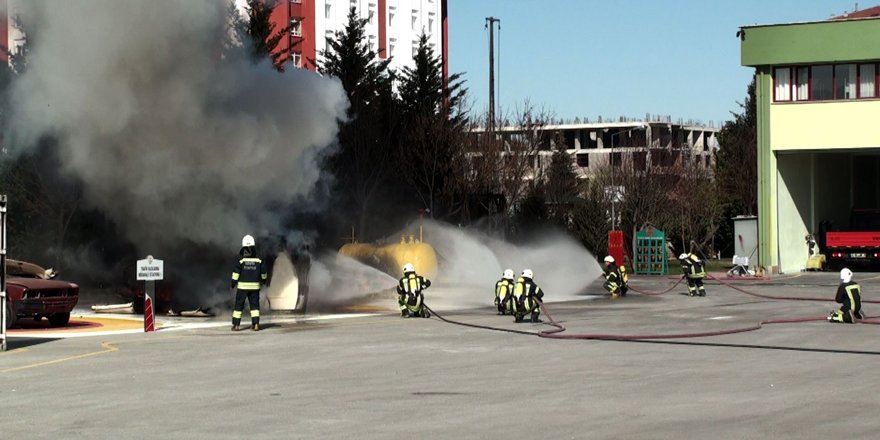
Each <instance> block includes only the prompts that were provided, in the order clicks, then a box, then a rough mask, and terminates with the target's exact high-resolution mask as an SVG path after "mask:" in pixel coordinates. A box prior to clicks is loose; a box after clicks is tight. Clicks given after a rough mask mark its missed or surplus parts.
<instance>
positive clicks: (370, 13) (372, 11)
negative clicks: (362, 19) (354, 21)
mask: <svg viewBox="0 0 880 440" xmlns="http://www.w3.org/2000/svg"><path fill="white" fill-rule="evenodd" d="M367 22H368V23H370V24H376V4H375V3H370V4H369V5H367Z"/></svg>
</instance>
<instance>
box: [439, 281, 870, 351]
mask: <svg viewBox="0 0 880 440" xmlns="http://www.w3.org/2000/svg"><path fill="white" fill-rule="evenodd" d="M709 278H711V279H713V280H715V281H718V282H719V283H720V284H722V285H724V286H727V287H729V288H731V289H733V290H736V291H738V292H741V293H744V294H746V295H750V296H754V297H758V298H765V299H772V300H777V301H786V300H788V301H822V302H830V301H832V300H830V299H828V298H814V297H784V296H775V295H763V294H759V293H754V292H749V291H747V290H745V289H742V288H740V287H737V286H734V285H732V284H730V283H727V282H724V281H723V280H720V279H718V278H716V277H714V276H711V275H709ZM683 280H684V277H681V278H679V280H678V281H677V282H676V283H675V284H674V285H672V287H670V288H668V289H666V290H664V291H662V292H647V291H641V290H638V289H635V288H633V287H631V286H630V289H631V290H633V291H634V292H637V293H640V294H643V295H649V296H657V295H663V294H665V293H668V292H670V291H672V290H673V289H675V287H677V286H678V285H679V284H681V282H682V281H683ZM862 303H869V304H880V300H862ZM538 304H539V306H540V307H541V311H542V312H543V313H544V316H545V317H546V318H547V320H548V322H547V325H550V326H551V327H553V328H552V329H550V330H540V331H537V332H530V331H524V330H514V329H506V328H501V327H493V326H488V325H479V324H472V323H466V322H461V321H455V320H452V319H448V318H446V317H444V316H442V315H440V314H439V313H437V312H436V311H434V310H432V309H431V308H430V307H428V306H427V304H425V306H424V307H425V308H426V309H428V311H430V312H431V314H432V315H434V316H435V317H437V319H440V320H441V321H443V322H446V323H449V324H455V325H461V326H465V327H471V328H477V329H483V330H493V331H500V332H506V333H516V334H523V335H530V336H538V337H541V338H549V339H582V340H606V341H650V340H661V339H685V338H703V337H709V336H722V335H730V334H735V333H744V332H750V331H755V330H760V329H761V328H763V327H764V326H765V325H770V324H793V323H801V322H812V321H826V320H827V319H828V318H827V317H825V316H819V317H816V316H809V317H798V318H780V319H765V320H762V321H760V322H758V323H757V324H755V325H750V326H745V327H736V328H729V329H722V330H712V331H705V332H690V333H665V334H635V335H620V334H609V333H576V334H572V333H568V334H562V333H563V332H565V331H566V330H567V329H566V327H565V326H564V325H562V324H561V323H559V322H558V321H556V319H555V318H553V315H552V314H550V311H549V310H548V308H547V306H546V305H545V304H544V303H543V302H539V303H538ZM877 318H880V316H866V317H865V318H864V319H861V320H858V321H856V323H858V324H868V325H880V320H877ZM871 353H872V354H880V353H873V352H871Z"/></svg>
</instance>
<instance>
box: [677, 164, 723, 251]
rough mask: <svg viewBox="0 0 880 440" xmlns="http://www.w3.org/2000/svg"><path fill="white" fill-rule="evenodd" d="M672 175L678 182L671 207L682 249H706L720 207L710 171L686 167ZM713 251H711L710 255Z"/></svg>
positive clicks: (720, 209) (713, 232) (717, 219)
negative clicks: (676, 177)
mask: <svg viewBox="0 0 880 440" xmlns="http://www.w3.org/2000/svg"><path fill="white" fill-rule="evenodd" d="M672 172H673V173H674V174H675V175H676V176H678V180H677V182H676V186H675V190H674V192H673V193H672V195H671V197H672V200H671V202H672V203H671V204H670V206H671V207H673V208H674V211H673V219H674V220H673V221H674V223H675V225H676V227H675V229H674V230H675V231H677V235H678V237H677V238H678V239H680V242H681V244H682V248H681V249H682V250H687V251H694V250H696V249H695V248H697V249H706V247H707V246H708V245H710V244H711V242H712V239H713V238H714V237H715V233H716V232H717V231H718V227H719V225H720V222H721V214H722V207H723V205H722V200H721V197H720V194H719V193H718V191H717V188H716V186H715V182H714V179H713V176H712V174H711V170H709V169H708V168H704V167H701V166H699V165H696V164H689V165H685V166H679V167H676V168H675V169H673V170H672ZM670 232H672V231H670ZM670 235H671V234H670ZM709 248H712V246H709ZM713 250H714V249H710V253H711V251H713Z"/></svg>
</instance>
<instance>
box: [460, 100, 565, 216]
mask: <svg viewBox="0 0 880 440" xmlns="http://www.w3.org/2000/svg"><path fill="white" fill-rule="evenodd" d="M550 119H551V114H550V112H549V111H547V110H545V109H543V108H536V107H535V106H533V105H532V104H531V103H530V102H528V101H526V102H525V103H524V104H523V105H522V107H519V108H518V109H517V110H516V111H515V112H514V115H513V116H512V118H510V119H506V120H503V121H502V122H504V123H499V124H497V127H498V129H497V130H496V131H494V132H488V131H485V130H484V129H483V128H476V127H474V128H472V129H471V132H470V138H469V142H468V153H467V157H468V164H469V172H468V173H467V174H466V176H465V177H466V179H467V185H466V186H467V187H468V188H469V189H470V190H471V191H470V192H472V193H478V194H499V195H501V196H503V198H504V200H505V205H506V212H505V214H507V215H510V214H512V213H513V211H514V209H515V207H516V204H517V203H519V202H520V201H522V199H523V198H524V197H525V195H526V193H527V192H528V190H529V188H530V186H531V185H532V184H533V183H534V182H536V181H540V180H541V178H542V177H543V175H542V164H543V161H542V159H541V157H540V151H541V150H546V151H548V152H549V150H550V134H549V133H548V132H547V131H546V130H544V128H545V126H546V125H547V124H548V121H549V120H550ZM482 122H483V124H482V125H483V127H486V126H487V124H486V122H487V121H485V119H484V120H483V121H482Z"/></svg>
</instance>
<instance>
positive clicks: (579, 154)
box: [473, 120, 718, 178]
mask: <svg viewBox="0 0 880 440" xmlns="http://www.w3.org/2000/svg"><path fill="white" fill-rule="evenodd" d="M473 134H474V135H475V136H486V132H485V131H484V130H475V131H473ZM495 135H496V137H497V138H499V139H500V140H501V141H502V145H504V147H503V148H504V149H505V150H506V151H517V150H519V151H523V149H522V148H519V149H518V148H517V147H516V146H515V145H522V144H523V143H526V144H532V145H529V147H528V148H527V149H526V150H527V151H529V152H531V153H533V154H534V155H535V162H534V165H533V168H534V169H535V171H536V173H535V174H539V173H537V172H538V171H541V170H544V169H546V168H547V167H549V165H550V160H551V157H552V155H553V152H554V151H555V150H556V149H557V143H559V142H562V143H563V144H564V146H565V151H566V153H568V154H569V156H571V161H572V164H573V167H574V169H575V170H576V173H577V175H578V177H580V178H587V177H589V176H591V175H592V174H594V173H595V172H596V170H598V169H600V168H601V167H604V166H607V165H608V164H609V163H611V164H612V165H613V166H614V167H615V168H619V167H622V166H632V167H633V168H635V169H636V170H640V171H641V170H645V169H647V167H659V168H661V169H672V168H676V167H682V166H688V165H691V164H693V165H696V166H700V167H703V168H706V169H711V168H712V166H713V165H714V161H715V153H716V152H717V151H718V138H717V135H718V129H716V128H712V127H707V126H702V125H698V124H693V125H689V124H686V123H672V122H665V121H664V122H660V121H653V120H642V121H626V122H590V123H572V124H556V125H540V126H536V127H532V128H526V127H521V126H519V127H500V128H498V129H496V134H495Z"/></svg>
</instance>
